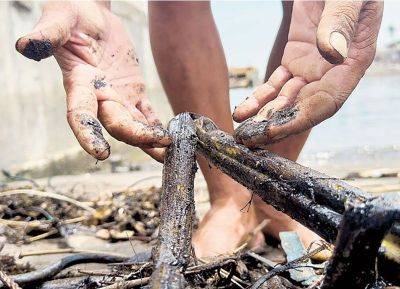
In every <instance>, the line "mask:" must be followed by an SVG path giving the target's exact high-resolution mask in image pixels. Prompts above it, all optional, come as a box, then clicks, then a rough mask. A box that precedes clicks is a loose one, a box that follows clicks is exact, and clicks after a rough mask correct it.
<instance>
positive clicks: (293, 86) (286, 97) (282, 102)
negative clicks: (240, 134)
mask: <svg viewBox="0 0 400 289" xmlns="http://www.w3.org/2000/svg"><path fill="white" fill-rule="evenodd" d="M306 84H307V82H306V81H305V80H304V79H302V78H301V77H294V78H292V79H290V80H289V81H288V82H286V83H285V85H284V86H283V87H282V89H281V91H280V92H279V95H278V96H277V97H276V98H275V99H274V100H272V101H270V102H268V103H267V104H266V105H265V106H264V107H263V108H262V109H261V110H260V111H259V112H258V114H257V116H256V117H255V118H254V120H255V121H262V120H265V119H268V118H269V115H271V114H272V113H274V112H275V111H278V110H281V109H283V108H285V107H289V106H291V105H293V103H294V101H295V100H296V97H297V95H298V94H299V92H300V90H301V89H302V88H303V87H304V86H305V85H306Z"/></svg>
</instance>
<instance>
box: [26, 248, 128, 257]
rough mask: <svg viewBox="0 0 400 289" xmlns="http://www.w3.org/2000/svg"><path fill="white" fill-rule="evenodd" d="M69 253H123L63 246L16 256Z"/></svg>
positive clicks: (114, 254) (115, 254)
mask: <svg viewBox="0 0 400 289" xmlns="http://www.w3.org/2000/svg"><path fill="white" fill-rule="evenodd" d="M70 253H91V254H108V255H113V256H117V257H124V255H121V254H118V253H109V252H101V251H95V250H79V249H75V248H65V249H54V250H42V251H30V252H21V253H20V254H19V255H18V258H24V257H28V256H41V255H52V254H70Z"/></svg>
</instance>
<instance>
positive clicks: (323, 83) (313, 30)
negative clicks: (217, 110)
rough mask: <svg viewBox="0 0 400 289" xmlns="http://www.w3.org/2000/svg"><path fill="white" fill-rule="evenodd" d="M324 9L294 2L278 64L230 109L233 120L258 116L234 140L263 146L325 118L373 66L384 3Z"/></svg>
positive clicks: (349, 4) (344, 4)
mask: <svg viewBox="0 0 400 289" xmlns="http://www.w3.org/2000/svg"><path fill="white" fill-rule="evenodd" d="M325 5H327V4H324V2H320V1H316V2H314V1H313V2H310V1H295V2H294V6H293V12H292V19H291V24H290V30H289V35H288V42H287V44H286V47H285V50H284V54H283V58H282V64H281V66H280V67H278V68H277V69H276V70H275V71H274V72H273V74H272V75H271V77H270V78H269V80H268V82H267V83H266V84H264V85H263V86H261V87H260V88H258V89H257V90H256V91H255V92H254V94H253V95H252V96H251V97H250V98H249V99H248V100H246V101H245V102H244V103H242V104H241V105H240V106H239V107H238V109H237V110H236V111H235V114H234V116H235V118H236V119H237V120H238V121H242V120H244V119H247V118H248V117H250V116H254V115H255V114H257V113H258V114H257V116H255V117H254V118H253V119H252V120H250V121H248V122H246V123H244V124H243V125H242V126H241V127H239V128H238V130H237V131H236V136H237V138H238V139H239V141H242V142H244V143H245V144H246V145H249V146H262V145H265V144H266V143H271V142H274V141H277V140H279V139H281V138H284V137H286V136H288V135H291V134H295V133H299V132H302V131H304V130H306V129H309V128H311V127H313V126H315V125H316V124H318V123H320V122H321V121H323V120H325V119H326V118H329V117H330V116H332V115H333V114H334V113H335V112H336V111H337V110H338V109H339V108H340V107H341V106H342V104H343V103H344V101H345V100H346V99H347V97H348V96H349V95H350V93H351V92H352V91H353V89H354V88H355V87H356V85H357V84H358V82H359V80H360V79H361V77H362V76H363V75H364V73H365V71H366V69H367V68H368V67H369V66H370V64H371V63H372V60H373V58H374V55H375V49H376V39H377V36H378V31H379V27H380V20H381V17H382V8H383V4H382V3H381V2H357V3H356V2H336V3H333V4H332V2H331V3H330V4H329V5H331V6H334V7H330V9H326V8H327V7H325ZM335 5H336V6H335ZM346 5H347V6H346ZM324 8H325V10H324ZM328 60H329V62H328ZM255 123H257V126H259V128H258V129H256V130H255V129H254V124H255ZM250 126H252V127H253V129H250V128H251V127H250ZM254 131H257V132H258V134H257V133H256V134H253V135H252V132H254ZM260 132H261V134H260Z"/></svg>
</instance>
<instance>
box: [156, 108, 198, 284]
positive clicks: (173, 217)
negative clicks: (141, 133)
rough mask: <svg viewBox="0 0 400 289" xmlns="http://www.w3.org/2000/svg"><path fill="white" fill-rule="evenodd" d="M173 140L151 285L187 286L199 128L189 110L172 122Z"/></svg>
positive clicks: (168, 160) (164, 180) (165, 173)
mask: <svg viewBox="0 0 400 289" xmlns="http://www.w3.org/2000/svg"><path fill="white" fill-rule="evenodd" d="M168 130H169V133H170V135H171V138H172V143H171V145H170V146H169V147H168V149H167V151H166V156H165V162H164V171H163V191H162V196H161V203H160V229H159V230H160V231H159V237H158V244H157V246H156V248H155V252H154V260H155V271H154V273H153V274H152V276H151V282H150V286H151V288H185V286H186V282H185V278H184V275H183V271H184V270H185V268H186V267H187V265H188V263H189V258H190V254H191V240H192V223H193V220H194V217H195V215H194V214H195V211H194V193H193V186H194V176H195V173H196V155H195V151H196V143H197V138H196V131H195V127H194V123H193V120H192V118H191V116H190V115H189V114H188V113H183V114H180V115H178V116H176V117H175V118H173V119H172V120H171V121H170V123H169V128H168Z"/></svg>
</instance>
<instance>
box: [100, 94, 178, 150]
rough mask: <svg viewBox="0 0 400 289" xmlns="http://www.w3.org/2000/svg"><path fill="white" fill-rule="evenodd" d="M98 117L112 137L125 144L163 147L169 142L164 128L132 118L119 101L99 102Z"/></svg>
mask: <svg viewBox="0 0 400 289" xmlns="http://www.w3.org/2000/svg"><path fill="white" fill-rule="evenodd" d="M99 119H100V121H101V123H102V124H103V125H104V128H105V129H106V130H107V131H108V132H109V133H110V134H111V135H112V136H113V137H115V138H116V139H117V140H120V141H122V142H125V143H127V144H130V145H133V146H150V147H165V146H168V145H169V144H170V143H171V140H170V138H169V136H168V133H167V131H166V130H164V129H163V128H162V127H160V126H151V125H148V124H146V123H143V122H140V121H138V120H134V119H133V118H132V116H131V114H130V112H129V111H128V110H127V109H126V107H125V106H123V105H122V104H120V103H117V102H114V101H101V102H99Z"/></svg>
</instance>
